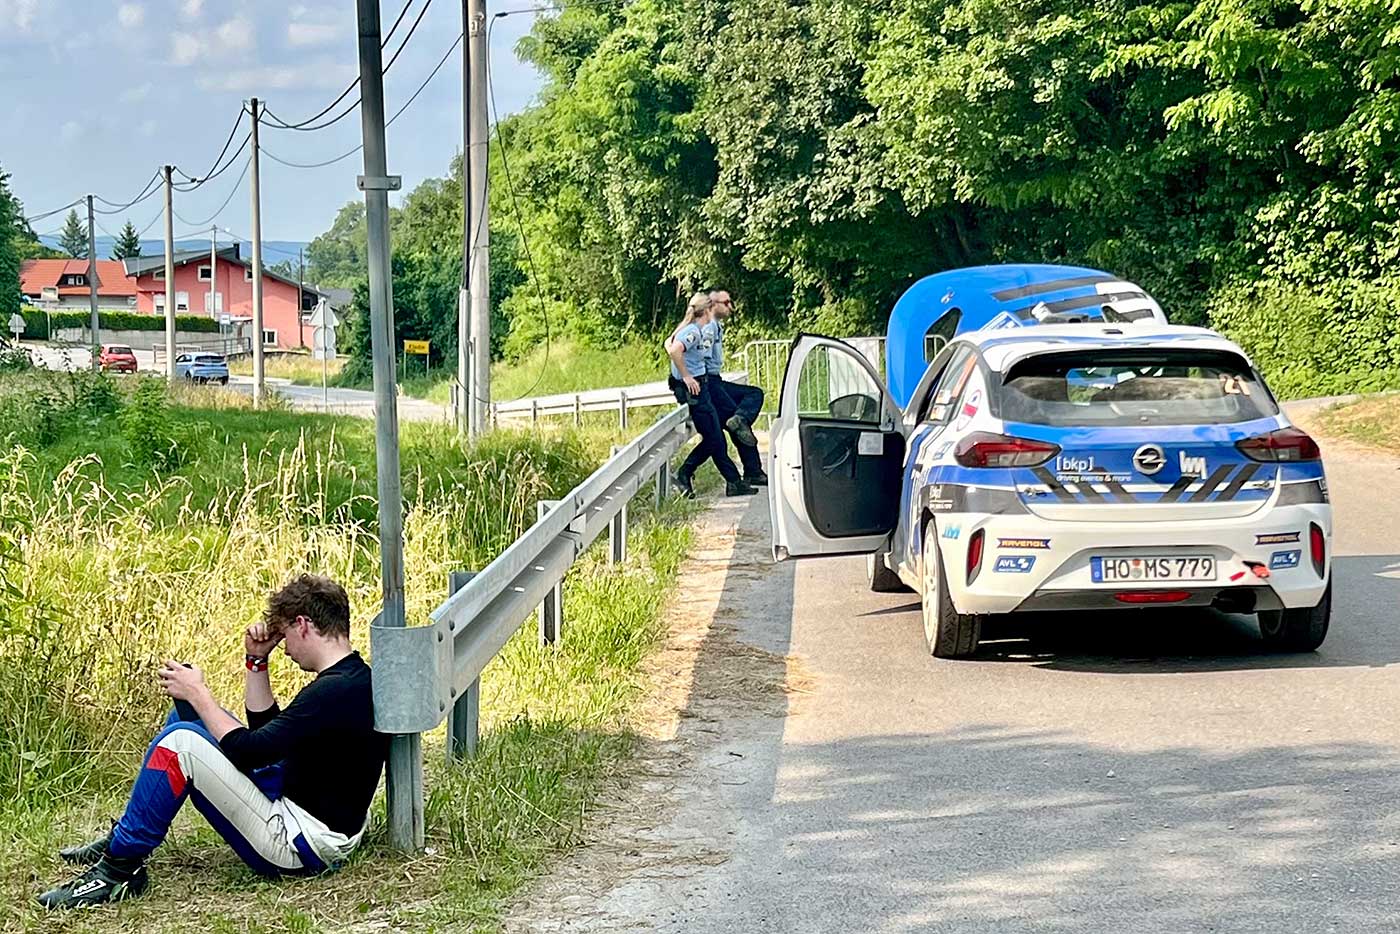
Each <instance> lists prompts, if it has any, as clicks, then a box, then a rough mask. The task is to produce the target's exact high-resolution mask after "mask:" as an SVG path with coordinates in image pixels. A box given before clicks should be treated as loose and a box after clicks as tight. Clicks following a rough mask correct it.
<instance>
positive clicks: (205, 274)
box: [199, 266, 214, 282]
mask: <svg viewBox="0 0 1400 934" xmlns="http://www.w3.org/2000/svg"><path fill="white" fill-rule="evenodd" d="M213 278H214V270H213V269H211V268H210V267H208V266H200V267H199V281H200V282H208V281H209V280H211V279H213Z"/></svg>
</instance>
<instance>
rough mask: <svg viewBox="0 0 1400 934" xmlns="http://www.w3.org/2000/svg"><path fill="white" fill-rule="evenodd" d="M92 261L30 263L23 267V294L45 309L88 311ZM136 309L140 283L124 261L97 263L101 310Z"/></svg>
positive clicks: (25, 263)
mask: <svg viewBox="0 0 1400 934" xmlns="http://www.w3.org/2000/svg"><path fill="white" fill-rule="evenodd" d="M87 276H88V261H87V260H85V259H27V260H25V261H24V262H23V263H21V264H20V267H19V291H20V294H22V295H23V296H24V297H25V300H26V301H28V302H30V303H32V304H34V305H37V306H39V307H41V308H52V309H55V310H57V309H60V308H62V309H69V308H71V309H75V310H77V309H84V310H85V309H87V308H88V307H90V305H89V294H88V281H87ZM135 306H136V280H134V279H131V278H129V277H128V276H127V274H126V268H125V267H124V266H123V265H122V262H121V260H112V259H100V260H98V261H97V307H99V308H106V309H110V310H116V311H130V310H131V309H132V308H134V307H135Z"/></svg>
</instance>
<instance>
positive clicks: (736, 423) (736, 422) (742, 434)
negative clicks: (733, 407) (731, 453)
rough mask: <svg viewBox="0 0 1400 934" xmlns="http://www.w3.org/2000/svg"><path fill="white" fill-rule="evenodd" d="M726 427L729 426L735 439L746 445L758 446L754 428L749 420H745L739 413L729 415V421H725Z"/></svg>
mask: <svg viewBox="0 0 1400 934" xmlns="http://www.w3.org/2000/svg"><path fill="white" fill-rule="evenodd" d="M724 427H725V428H728V429H729V430H730V432H732V433H733V435H734V440H735V441H736V442H738V443H739V444H742V445H743V446H744V447H746V448H756V447H758V439H757V438H755V437H754V435H753V429H752V428H750V427H749V423H748V422H746V421H744V420H743V419H742V418H740V417H739V416H738V415H731V416H729V421H727V422H725V423H724Z"/></svg>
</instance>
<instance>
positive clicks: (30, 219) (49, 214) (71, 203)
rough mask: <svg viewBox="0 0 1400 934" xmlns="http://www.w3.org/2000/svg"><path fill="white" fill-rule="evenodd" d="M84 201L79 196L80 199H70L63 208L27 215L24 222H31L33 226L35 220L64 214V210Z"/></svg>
mask: <svg viewBox="0 0 1400 934" xmlns="http://www.w3.org/2000/svg"><path fill="white" fill-rule="evenodd" d="M82 201H83V199H82V198H79V199H77V200H76V201H69V202H68V203H67V204H65V205H64V206H63V207H61V208H54V209H53V210H52V211H45V212H44V213H43V214H35V215H33V216H31V217H26V218H25V219H24V222H25V223H26V224H29V225H30V226H33V225H34V222H35V221H41V220H45V219H47V218H50V217H53V216H54V215H55V214H62V213H63V212H64V211H66V210H68V209H69V208H72V207H77V206H78V205H79V204H81V203H82ZM44 236H48V234H44Z"/></svg>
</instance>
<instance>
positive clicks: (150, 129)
mask: <svg viewBox="0 0 1400 934" xmlns="http://www.w3.org/2000/svg"><path fill="white" fill-rule="evenodd" d="M137 129H138V131H139V132H140V133H141V135H142V136H155V135H156V130H157V129H159V127H157V126H156V122H155V121H154V120H143V121H141V126H139V127H137Z"/></svg>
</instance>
